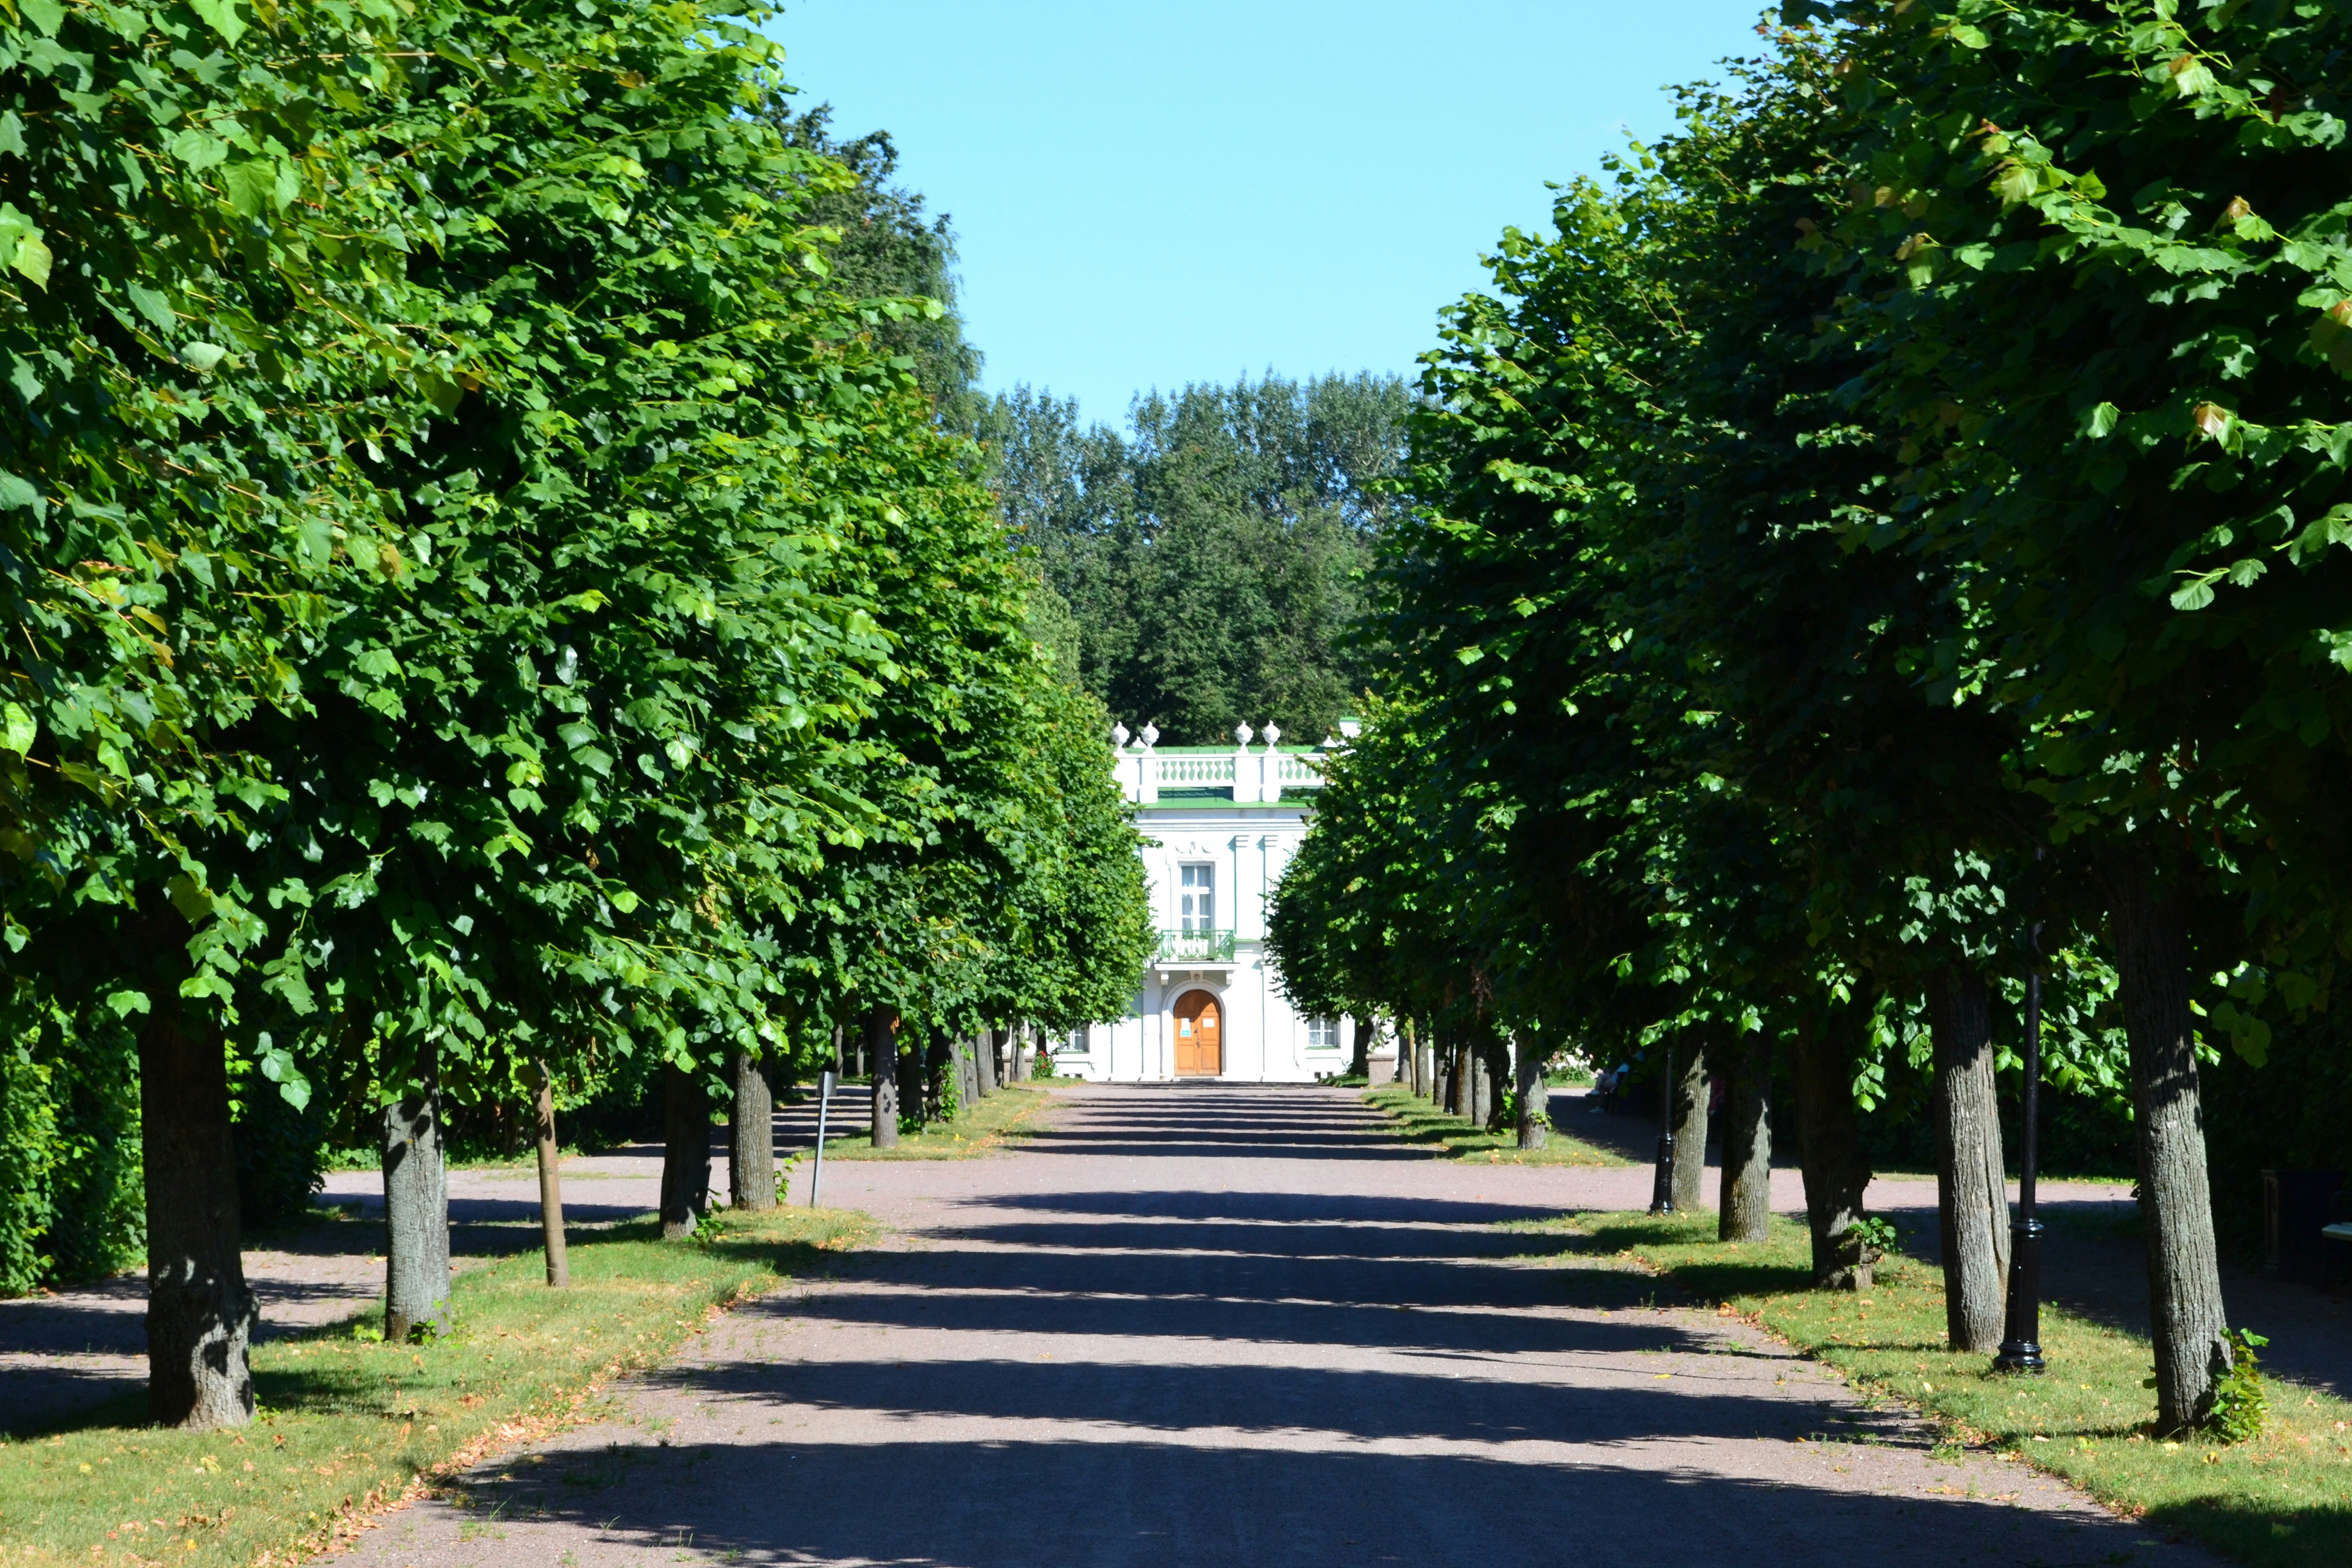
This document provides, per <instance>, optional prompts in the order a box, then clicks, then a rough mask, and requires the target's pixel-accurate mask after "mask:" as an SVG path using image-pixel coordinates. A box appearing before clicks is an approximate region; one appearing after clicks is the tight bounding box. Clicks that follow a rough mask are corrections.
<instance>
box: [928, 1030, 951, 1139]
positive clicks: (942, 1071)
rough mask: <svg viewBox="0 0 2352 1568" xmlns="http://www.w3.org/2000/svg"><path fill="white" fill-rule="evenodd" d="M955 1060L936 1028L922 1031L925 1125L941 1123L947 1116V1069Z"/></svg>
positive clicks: (946, 1039) (945, 1040)
mask: <svg viewBox="0 0 2352 1568" xmlns="http://www.w3.org/2000/svg"><path fill="white" fill-rule="evenodd" d="M954 1065H955V1058H954V1057H953V1056H952V1055H951V1054H950V1051H949V1050H948V1038H947V1037H946V1036H945V1035H943V1034H941V1033H940V1031H939V1030H938V1029H936V1028H929V1029H925V1030H924V1031H923V1053H922V1074H921V1083H922V1086H923V1121H924V1122H925V1123H926V1124H929V1123H930V1122H933V1121H942V1120H944V1119H945V1118H946V1116H947V1086H948V1069H949V1068H950V1067H952V1066H954Z"/></svg>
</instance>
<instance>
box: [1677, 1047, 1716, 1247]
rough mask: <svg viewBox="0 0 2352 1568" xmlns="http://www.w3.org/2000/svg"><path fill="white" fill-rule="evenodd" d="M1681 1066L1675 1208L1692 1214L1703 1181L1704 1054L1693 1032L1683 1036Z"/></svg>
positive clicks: (1699, 1199)
mask: <svg viewBox="0 0 2352 1568" xmlns="http://www.w3.org/2000/svg"><path fill="white" fill-rule="evenodd" d="M1680 1054H1681V1056H1682V1057H1683V1058H1684V1060H1683V1061H1682V1062H1681V1063H1680V1068H1681V1070H1680V1071H1679V1072H1678V1073H1676V1074H1675V1098H1674V1122H1675V1209H1676V1211H1677V1212H1679V1213H1682V1214H1696V1213H1698V1212H1699V1210H1700V1208H1701V1206H1702V1205H1704V1203H1705V1201H1706V1199H1705V1193H1706V1112H1707V1092H1708V1089H1707V1081H1706V1073H1707V1057H1708V1055H1709V1054H1710V1053H1709V1050H1708V1048H1707V1047H1706V1043H1705V1042H1704V1041H1703V1040H1702V1039H1701V1038H1700V1037H1699V1036H1698V1035H1697V1034H1696V1032H1686V1033H1685V1035H1684V1037H1683V1042H1682V1050H1681V1053H1680Z"/></svg>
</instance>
